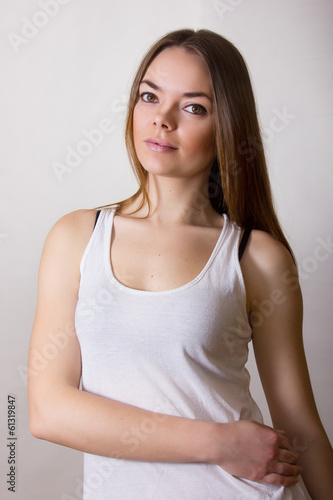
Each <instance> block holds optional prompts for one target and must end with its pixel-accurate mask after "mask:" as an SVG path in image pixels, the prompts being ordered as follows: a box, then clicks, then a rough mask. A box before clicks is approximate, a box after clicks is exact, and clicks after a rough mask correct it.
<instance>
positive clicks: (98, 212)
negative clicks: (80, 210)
mask: <svg viewBox="0 0 333 500" xmlns="http://www.w3.org/2000/svg"><path fill="white" fill-rule="evenodd" d="M100 214H101V211H100V210H97V212H96V219H95V224H94V229H95V227H96V224H97V221H98V217H99V216H100ZM94 229H93V230H94Z"/></svg>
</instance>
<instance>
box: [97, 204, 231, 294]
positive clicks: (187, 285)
mask: <svg viewBox="0 0 333 500" xmlns="http://www.w3.org/2000/svg"><path fill="white" fill-rule="evenodd" d="M116 208H117V207H113V208H112V210H111V213H110V219H109V220H110V225H109V224H107V227H108V229H109V234H108V237H107V238H106V239H105V264H106V270H107V274H108V276H109V278H110V280H111V281H112V282H113V284H114V285H115V286H116V287H117V288H119V289H120V290H123V291H125V292H129V293H133V294H136V295H170V294H172V293H176V292H179V291H182V290H186V289H187V288H190V287H191V286H193V285H195V284H196V283H198V281H200V280H201V279H202V278H203V276H204V275H205V274H206V272H207V271H208V269H209V267H210V266H211V264H212V263H213V261H214V259H215V257H216V254H217V252H218V250H219V248H220V246H221V244H222V241H223V239H224V236H225V233H226V228H227V224H228V217H227V215H226V214H225V213H223V214H222V217H223V226H222V228H221V232H220V234H219V237H218V239H217V241H216V243H215V246H214V248H213V250H212V252H211V254H210V257H209V259H208V260H207V262H206V264H205V265H204V267H203V268H202V270H201V271H200V273H199V274H198V275H197V276H196V277H195V278H193V279H192V280H191V281H189V282H187V283H185V284H184V285H181V286H178V287H176V288H170V289H168V290H140V289H138V288H131V287H129V286H127V285H124V283H121V281H119V280H118V279H117V278H116V277H115V275H114V273H113V269H112V262H111V238H112V233H113V228H114V216H115V212H116Z"/></svg>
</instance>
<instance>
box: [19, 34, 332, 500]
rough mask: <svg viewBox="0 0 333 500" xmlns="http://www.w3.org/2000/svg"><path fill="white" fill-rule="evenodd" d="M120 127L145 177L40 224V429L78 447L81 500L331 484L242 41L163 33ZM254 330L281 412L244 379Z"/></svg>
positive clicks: (293, 494) (193, 498)
mask: <svg viewBox="0 0 333 500" xmlns="http://www.w3.org/2000/svg"><path fill="white" fill-rule="evenodd" d="M126 140H127V146H128V151H129V154H130V158H131V161H132V164H133V166H134V170H135V172H136V174H137V177H138V180H139V184H140V187H139V190H138V192H137V193H136V194H135V195H134V196H132V197H131V198H129V199H128V200H124V201H123V202H120V203H118V204H115V205H111V206H108V207H104V208H102V209H101V210H100V211H99V212H98V215H99V217H98V218H97V217H96V211H95V210H82V211H77V212H74V213H71V214H69V215H67V216H65V217H63V218H62V219H60V220H59V221H58V222H57V223H56V225H55V226H54V227H53V229H52V230H51V231H50V233H49V235H48V237H47V240H46V244H45V248H44V251H43V256H42V260H41V267H40V275H39V294H38V305H37V312H36V318H35V323H34V327H33V332H32V338H31V347H30V356H29V363H30V373H29V377H28V380H29V387H28V392H29V411H30V427H31V432H32V434H33V435H34V436H36V437H38V438H40V439H46V440H49V441H52V442H55V443H59V444H62V445H65V446H69V447H71V448H75V449H78V450H82V451H83V452H85V457H84V458H85V462H84V463H85V465H84V485H85V496H84V498H85V499H86V500H87V499H93V500H99V499H100V500H101V499H117V500H118V499H121V500H125V499H126V500H129V499H135V500H138V499H140V500H141V499H153V498H154V499H155V498H158V499H161V500H167V499H177V500H180V499H181V500H202V499H203V498H207V499H209V500H215V499H216V500H218V499H223V500H226V499H230V500H242V499H243V500H249V499H268V498H269V499H274V500H278V499H286V500H289V499H290V500H291V499H309V498H310V496H311V498H312V499H313V500H325V499H326V500H328V499H329V498H331V492H332V490H333V483H332V474H330V472H331V471H332V463H333V462H332V450H331V447H330V445H329V441H328V439H327V436H326V434H325V432H324V430H323V427H322V425H321V422H320V419H319V417H318V414H317V411H316V407H315V403H314V399H313V395H312V391H311V385H310V381H309V377H308V372H307V367H306V361H305V357H304V351H303V345H302V334H301V329H302V299H301V292H300V288H299V284H298V279H297V273H296V270H295V266H294V259H293V256H292V252H291V250H290V247H289V245H288V243H287V241H286V239H285V237H284V235H283V233H282V231H281V228H280V226H279V223H278V221H277V218H276V215H275V212H274V209H273V205H272V200H271V193H270V187H269V180H268V175H267V169H266V164H265V158H264V152H263V147H262V141H261V138H260V132H259V126H258V121H257V117H256V110H255V103H254V98H253V93H252V89H251V83H250V79H249V75H248V72H247V69H246V65H245V63H244V61H243V59H242V57H241V55H240V54H239V52H238V51H237V49H236V48H235V47H234V46H233V45H232V44H231V43H230V42H228V41H227V40H225V39H224V38H222V37H221V36H219V35H217V34H215V33H213V32H210V31H208V30H199V31H197V32H195V31H192V30H180V31H176V32H172V33H169V34H168V35H166V36H165V37H163V38H162V39H161V40H159V41H158V42H157V43H156V44H155V45H154V46H153V47H152V48H151V49H150V51H149V52H148V54H147V55H146V56H145V58H144V59H143V61H142V63H141V65H140V67H139V70H138V72H137V75H136V77H135V80H134V83H133V87H132V91H131V95H130V102H129V111H128V118H127V128H126ZM250 230H251V232H250ZM246 239H248V241H247V244H246ZM265 306H266V308H265ZM268 306H269V307H268ZM267 311H269V312H267ZM74 321H75V329H74V328H72V325H73V323H74ZM250 340H252V341H253V345H254V349H255V355H256V360H257V364H258V368H259V372H260V377H261V380H262V384H263V387H264V390H265V393H266V396H267V401H268V404H269V408H270V411H271V415H272V420H273V425H274V428H271V427H268V426H266V425H264V424H263V421H262V416H261V413H260V411H259V409H258V407H257V405H256V404H255V402H254V401H253V399H252V398H251V395H250V392H249V375H248V372H247V370H246V368H245V363H246V361H247V353H248V348H247V345H248V342H249V341H250ZM41 359H42V360H43V361H44V362H43V363H41V362H39V363H38V362H37V361H36V360H41ZM81 377H82V386H83V390H80V389H79V384H80V380H81ZM300 474H302V477H303V479H304V482H305V484H306V487H307V490H308V492H309V494H310V496H309V494H308V493H307V491H306V489H305V487H304V484H303V482H302V480H301V478H300Z"/></svg>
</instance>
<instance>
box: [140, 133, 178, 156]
mask: <svg viewBox="0 0 333 500" xmlns="http://www.w3.org/2000/svg"><path fill="white" fill-rule="evenodd" d="M144 142H145V143H146V144H147V146H148V148H149V149H151V150H152V151H156V152H157V153H173V152H174V151H176V150H177V149H178V148H176V146H174V145H173V144H172V143H171V142H168V141H164V140H162V139H156V138H154V137H150V138H149V139H146V140H145V141H144Z"/></svg>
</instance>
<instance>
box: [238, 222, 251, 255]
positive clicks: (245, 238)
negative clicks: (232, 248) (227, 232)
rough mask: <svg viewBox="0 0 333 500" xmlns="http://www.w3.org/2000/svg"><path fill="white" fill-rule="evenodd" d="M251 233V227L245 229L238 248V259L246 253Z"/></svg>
mask: <svg viewBox="0 0 333 500" xmlns="http://www.w3.org/2000/svg"><path fill="white" fill-rule="evenodd" d="M250 233H251V229H245V231H244V233H243V236H242V239H241V242H240V245H239V249H238V259H239V260H241V258H242V256H243V253H244V250H245V247H246V244H247V242H248V239H249V236H250Z"/></svg>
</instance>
